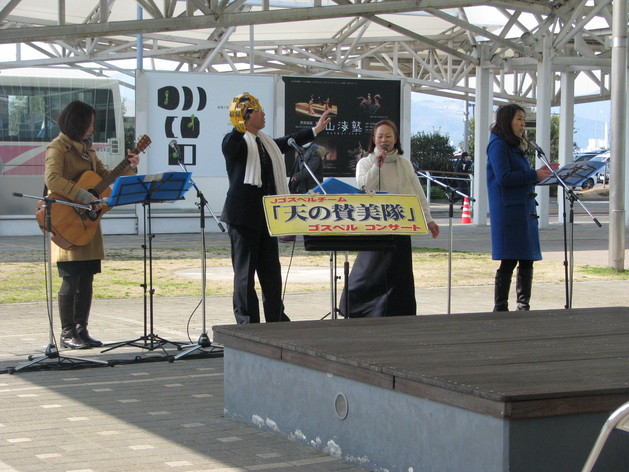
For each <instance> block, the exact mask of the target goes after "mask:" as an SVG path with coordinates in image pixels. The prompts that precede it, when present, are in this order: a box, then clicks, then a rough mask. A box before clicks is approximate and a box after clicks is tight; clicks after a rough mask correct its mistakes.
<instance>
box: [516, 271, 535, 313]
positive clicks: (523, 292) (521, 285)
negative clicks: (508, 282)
mask: <svg viewBox="0 0 629 472" xmlns="http://www.w3.org/2000/svg"><path fill="white" fill-rule="evenodd" d="M532 287H533V268H532V267H527V268H522V267H518V273H517V276H516V280H515V293H516V295H517V302H518V311H528V310H529V309H530V308H531V306H530V305H529V302H530V301H531V288H532Z"/></svg>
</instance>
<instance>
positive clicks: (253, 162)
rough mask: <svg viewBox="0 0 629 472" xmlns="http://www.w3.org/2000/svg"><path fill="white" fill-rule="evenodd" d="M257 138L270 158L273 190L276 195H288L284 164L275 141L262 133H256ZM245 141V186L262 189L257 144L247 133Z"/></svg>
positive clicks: (254, 138) (253, 137)
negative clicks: (273, 179)
mask: <svg viewBox="0 0 629 472" xmlns="http://www.w3.org/2000/svg"><path fill="white" fill-rule="evenodd" d="M258 137H259V138H260V141H262V145H263V146H264V148H265V149H266V152H267V153H268V154H269V157H270V158H271V163H272V165H273V177H274V178H275V190H276V192H277V194H278V195H287V194H289V193H290V192H289V190H288V183H287V178H286V164H285V163H284V156H283V155H282V152H281V151H280V148H279V147H277V144H275V141H273V139H272V138H271V137H270V136H269V135H268V134H265V133H263V132H262V131H259V132H258ZM245 141H246V143H247V167H246V168H245V180H244V183H245V184H249V185H255V186H256V187H262V168H261V166H260V152H259V151H258V143H256V136H255V134H253V133H250V132H249V131H247V132H246V133H245Z"/></svg>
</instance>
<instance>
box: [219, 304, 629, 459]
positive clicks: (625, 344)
mask: <svg viewBox="0 0 629 472" xmlns="http://www.w3.org/2000/svg"><path fill="white" fill-rule="evenodd" d="M213 330H214V334H215V338H214V339H215V341H216V342H218V343H220V344H223V345H224V346H225V347H226V348H227V349H228V350H229V349H234V350H237V351H239V352H245V353H249V354H252V355H255V356H260V357H261V358H268V359H273V360H276V361H281V362H285V363H289V364H292V365H296V366H299V367H301V368H306V369H313V370H315V371H320V372H324V373H326V374H327V375H333V376H338V377H342V378H344V379H350V380H352V381H356V382H360V383H361V384H366V385H369V386H374V387H379V388H382V389H387V390H391V391H394V392H398V393H403V394H406V395H410V396H413V397H418V398H421V399H427V400H430V401H434V402H439V403H440V404H445V405H448V406H451V407H455V408H456V409H462V410H465V411H468V412H474V413H478V414H481V415H485V416H487V417H490V418H498V419H501V420H505V421H510V422H513V421H515V420H523V419H524V420H526V419H534V418H553V417H562V416H568V415H583V414H591V413H598V414H602V415H603V416H602V417H603V418H604V417H606V415H608V413H610V412H611V411H613V410H614V409H615V408H617V407H618V406H620V405H621V404H622V403H624V402H626V401H629V308H627V307H613V308H597V309H591V308H590V309H572V310H540V311H530V312H508V313H473V314H462V315H433V316H418V317H395V318H372V319H351V320H344V319H339V320H324V321H304V322H291V323H279V324H276V323H273V324H260V325H240V326H215V327H214V328H213ZM228 381H229V379H228V378H227V370H226V379H225V382H226V384H227V382H228ZM226 397H227V391H226ZM601 425H602V423H601ZM599 428H600V426H599ZM597 432H598V431H597V429H596V428H594V432H593V433H592V432H590V433H588V439H587V441H589V440H590V438H592V439H591V440H592V443H593V438H595V437H596V434H597ZM592 434H593V436H592ZM587 441H586V443H587ZM587 452H589V449H588V450H586V451H584V456H587ZM579 460H580V459H579ZM577 462H578V461H577ZM513 470H515V468H514V469H513Z"/></svg>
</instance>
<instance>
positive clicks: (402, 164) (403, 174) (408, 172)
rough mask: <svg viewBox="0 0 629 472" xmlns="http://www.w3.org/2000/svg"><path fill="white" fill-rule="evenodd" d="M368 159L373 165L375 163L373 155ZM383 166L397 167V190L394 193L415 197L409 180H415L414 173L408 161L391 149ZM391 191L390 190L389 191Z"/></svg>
mask: <svg viewBox="0 0 629 472" xmlns="http://www.w3.org/2000/svg"><path fill="white" fill-rule="evenodd" d="M369 157H370V158H371V161H372V163H373V165H375V163H376V157H375V154H370V155H369ZM384 163H385V164H395V165H396V167H397V175H398V181H397V187H398V188H397V190H393V191H394V192H399V193H400V195H415V193H416V192H415V188H414V187H413V182H412V181H411V179H414V178H416V176H415V171H414V169H413V164H411V163H410V161H409V160H407V159H404V158H403V157H402V156H400V155H399V154H398V152H397V149H393V150H392V151H389V152H388V153H387V155H386V156H385V158H384ZM389 191H392V190H389Z"/></svg>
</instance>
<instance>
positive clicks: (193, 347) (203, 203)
mask: <svg viewBox="0 0 629 472" xmlns="http://www.w3.org/2000/svg"><path fill="white" fill-rule="evenodd" d="M173 151H174V154H176V157H177V161H178V163H179V167H181V168H182V169H183V171H184V172H188V170H187V169H186V165H185V164H184V162H183V159H182V158H181V155H180V154H179V151H178V150H177V149H173ZM190 182H191V183H192V186H193V187H194V188H195V190H196V191H197V198H198V199H199V201H198V202H197V204H196V205H197V207H198V208H199V227H200V230H201V318H202V328H201V335H200V336H199V340H198V341H197V343H196V344H188V345H185V346H182V347H181V349H186V350H185V351H183V352H180V353H179V354H177V355H176V356H174V357H169V358H168V361H169V362H174V361H176V360H177V359H181V358H182V357H185V356H187V355H188V354H191V353H193V352H196V351H199V350H201V352H203V353H206V354H211V353H213V352H215V351H217V350H220V353H217V354H219V355H222V354H223V351H222V349H223V348H222V347H217V346H215V345H213V344H212V341H211V340H210V337H209V336H208V334H207V327H206V303H205V302H206V295H205V290H206V286H207V274H206V267H207V259H206V254H205V251H206V244H205V208H207V209H208V210H209V212H210V214H211V215H212V218H214V221H215V222H216V224H217V225H218V227H219V228H220V230H221V231H222V232H225V227H224V226H223V225H222V223H221V222H220V221H219V220H218V218H216V215H215V214H214V212H213V211H212V208H210V206H209V205H208V202H207V200H206V199H205V196H204V195H203V192H201V189H199V187H197V184H196V183H195V182H194V180H192V179H190ZM204 349H210V351H205V350H204Z"/></svg>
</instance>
